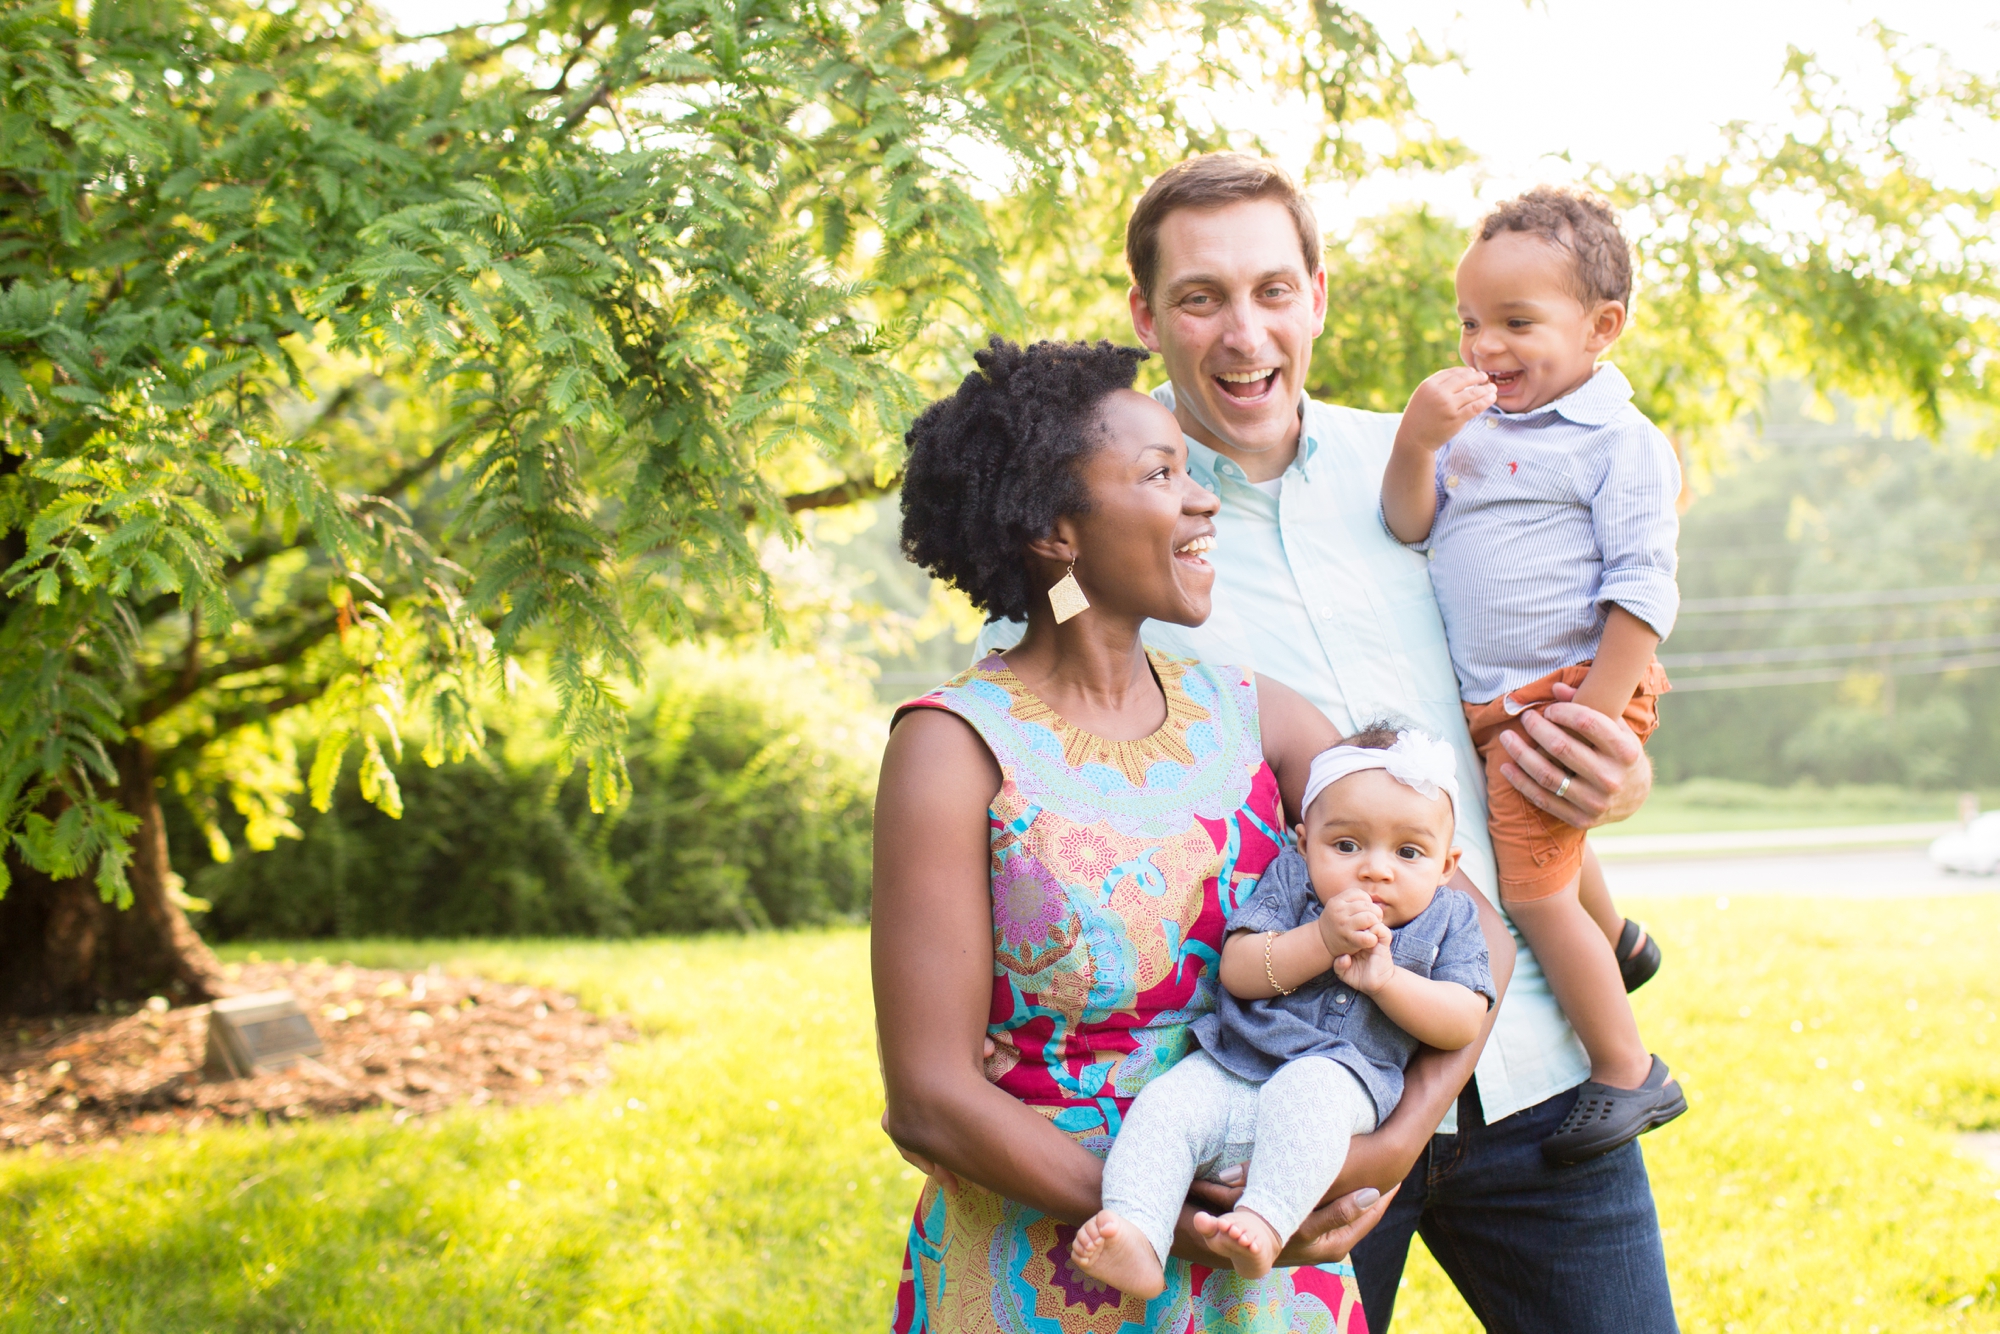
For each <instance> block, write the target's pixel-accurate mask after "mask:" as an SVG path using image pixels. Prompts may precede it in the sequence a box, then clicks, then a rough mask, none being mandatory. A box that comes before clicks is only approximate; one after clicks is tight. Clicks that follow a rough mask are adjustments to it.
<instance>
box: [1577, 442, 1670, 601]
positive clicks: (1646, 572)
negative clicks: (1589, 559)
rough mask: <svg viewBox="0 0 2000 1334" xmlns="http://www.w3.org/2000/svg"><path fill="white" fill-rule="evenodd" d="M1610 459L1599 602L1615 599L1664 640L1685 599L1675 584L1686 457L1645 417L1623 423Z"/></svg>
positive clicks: (1599, 502) (1601, 521)
mask: <svg viewBox="0 0 2000 1334" xmlns="http://www.w3.org/2000/svg"><path fill="white" fill-rule="evenodd" d="M1605 460H1606V467H1605V470H1604V482H1603V485H1601V486H1600V487H1599V488H1598V491H1597V494H1596V495H1595V496H1594V497H1592V498H1591V504H1590V520H1591V526H1592V528H1593V529H1594V530H1595V532H1596V534H1597V547H1598V550H1599V551H1601V552H1602V553H1603V556H1604V577H1603V579H1604V581H1603V583H1602V585H1601V586H1600V588H1599V592H1598V601H1599V602H1600V603H1605V604H1609V603H1616V604H1617V605H1618V606H1621V607H1623V608H1624V609H1625V610H1626V611H1629V612H1631V613H1632V614H1633V615H1634V616H1637V617H1638V618H1639V619H1640V620H1642V621H1644V622H1645V623H1646V624H1647V625H1649V626H1651V627H1652V629H1653V633H1654V634H1656V635H1658V636H1659V637H1660V638H1661V639H1665V638H1666V637H1667V636H1668V635H1670V634H1672V633H1673V632H1674V617H1675V616H1676V614H1677V613H1678V612H1679V611H1680V603H1681V595H1680V589H1679V588H1678V587H1677V586H1676V585H1675V583H1674V575H1675V570H1676V566H1677V560H1676V557H1675V554H1674V544H1675V543H1676V542H1677V541H1678V540H1679V538H1680V529H1681V522H1680V515H1679V513H1678V511H1677V509H1676V506H1675V501H1676V500H1677V499H1678V498H1679V496H1680V493H1681V468H1680V462H1679V461H1678V460H1677V459H1675V458H1674V448H1673V446H1672V445H1671V444H1669V443H1668V442H1667V437H1666V436H1665V435H1663V434H1661V433H1660V430H1659V428H1658V427H1656V426H1654V425H1653V424H1652V423H1651V422H1647V421H1644V420H1634V421H1630V422H1628V423H1624V424H1621V428H1620V429H1619V431H1618V432H1617V438H1616V439H1615V440H1613V441H1612V442H1611V448H1610V449H1609V450H1607V451H1606V453H1605Z"/></svg>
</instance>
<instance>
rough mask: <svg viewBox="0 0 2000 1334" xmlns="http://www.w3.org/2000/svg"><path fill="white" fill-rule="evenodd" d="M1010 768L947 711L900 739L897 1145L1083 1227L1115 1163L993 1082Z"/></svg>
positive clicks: (920, 720) (879, 894)
mask: <svg viewBox="0 0 2000 1334" xmlns="http://www.w3.org/2000/svg"><path fill="white" fill-rule="evenodd" d="M999 790H1000V768H999V765H997V764H996V763H995V762H994V760H993V755H992V752H990V751H988V750H987V749H986V746H985V744H984V743H982V742H981V741H980V740H979V738H978V736H977V734H975V733H974V732H973V730H972V729H971V728H970V727H969V726H967V725H966V724H965V723H964V722H963V721H962V720H960V719H959V718H957V717H956V716H954V715H952V714H949V713H946V712H944V711H943V710H940V709H917V710H913V711H912V712H910V713H909V714H907V715H906V716H905V717H904V718H903V720H902V722H901V723H899V724H898V725H897V727H896V729H895V731H893V732H891V733H890V735H889V746H888V749H887V750H886V751H885V752H884V753H883V757H882V778H881V782H880V784H879V786H878V788H877V795H876V800H875V900H874V910H873V914H872V915H873V919H874V922H873V928H872V931H871V942H870V947H871V953H872V959H873V971H874V980H875V1024H876V1035H877V1038H878V1040H879V1042H880V1047H881V1055H882V1083H883V1088H884V1091H885V1092H886V1094H887V1098H888V1113H887V1115H886V1116H884V1117H883V1126H884V1128H885V1129H886V1130H887V1131H888V1132H889V1137H890V1138H891V1139H893V1140H894V1141H895V1142H896V1144H897V1145H898V1146H899V1147H901V1148H903V1149H905V1150H907V1151H909V1152H912V1153H914V1154H917V1155H919V1156H921V1157H922V1158H924V1159H926V1160H928V1161H930V1162H932V1163H935V1164H937V1165H938V1166H940V1167H942V1168H944V1169H946V1170H948V1171H950V1172H952V1173H955V1174H957V1175H959V1176H963V1177H965V1178H967V1179H969V1180H972V1181H975V1182H977V1183H979V1184H980V1185H982V1186H985V1187H986V1188H987V1189H989V1190H993V1191H997V1192H999V1193H1000V1194H1002V1195H1005V1196H1007V1197H1008V1198H1009V1199H1014V1200H1018V1201H1020V1202H1021V1203H1022V1204H1025V1205H1027V1206H1028V1207H1030V1208H1032V1209H1037V1210H1039V1211H1041V1212H1042V1213H1045V1214H1049V1215H1051V1216H1052V1217H1055V1218H1058V1219H1061V1220H1062V1221H1063V1222H1066V1223H1073V1224H1074V1223H1081V1222H1083V1221H1084V1220H1085V1219H1087V1218H1089V1217H1090V1216H1091V1215H1092V1214H1094V1213H1096V1212H1097V1209H1098V1190H1099V1185H1098V1183H1099V1180H1100V1177H1101V1175H1102V1167H1103V1165H1102V1164H1101V1163H1100V1162H1099V1161H1098V1160H1097V1158H1096V1157H1095V1156H1094V1155H1093V1154H1091V1153H1090V1152H1089V1151H1088V1150H1086V1149H1084V1148H1083V1147H1082V1146H1080V1145H1078V1144H1077V1143H1076V1142H1075V1141H1074V1140H1072V1139H1070V1137H1069V1136H1067V1135H1065V1134H1063V1133H1062V1132H1061V1131H1059V1130H1057V1129H1056V1128H1055V1127H1054V1126H1053V1125H1051V1124H1050V1123H1049V1121H1048V1118H1046V1117H1044V1116H1041V1115H1039V1114H1038V1113H1036V1112H1034V1111H1032V1110H1030V1109H1029V1108H1028V1107H1027V1106H1026V1105H1025V1104H1024V1103H1022V1102H1021V1101H1020V1100H1018V1099H1016V1098H1013V1097H1010V1096H1009V1095H1007V1094H1006V1093H1004V1092H1002V1091H1001V1090H999V1089H997V1088H995V1087H994V1086H993V1085H992V1084H990V1083H988V1082H987V1080H986V1073H985V1070H984V1068H983V1066H982V1062H981V1050H982V1046H983V1043H984V1040H985V1037H986V1018H987V1012H988V1008H989V1007H990V1006H991V1005H992V1002H993V906H992V905H993V898H992V890H991V888H990V885H989V869H988V867H989V852H988V845H987V818H986V812H987V808H988V807H989V806H991V804H992V802H993V798H994V796H995V795H996V794H997V793H998V792H999Z"/></svg>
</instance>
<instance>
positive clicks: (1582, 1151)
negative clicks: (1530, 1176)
mask: <svg viewBox="0 0 2000 1334" xmlns="http://www.w3.org/2000/svg"><path fill="white" fill-rule="evenodd" d="M1669 1078H1670V1076H1669V1075H1668V1073H1667V1063H1666V1062H1665V1061H1663V1060H1661V1059H1660V1058H1659V1057H1657V1056H1655V1057H1654V1058H1653V1068H1652V1069H1651V1070H1650V1071H1648V1072H1647V1074H1646V1082H1645V1083H1643V1084H1641V1085H1640V1086H1639V1087H1638V1088H1635V1089H1615V1088H1612V1087H1611V1086H1610V1085H1608V1084H1600V1083H1598V1082H1597V1081H1596V1080H1588V1081H1586V1082H1585V1083H1584V1085H1583V1087H1582V1088H1580V1089H1578V1090H1577V1092H1576V1106H1574V1107H1572V1108H1570V1109H1569V1115H1568V1116H1565V1117H1564V1118H1563V1123H1562V1124H1561V1125H1560V1126H1558V1127H1556V1133H1555V1134H1553V1135H1551V1136H1549V1137H1548V1138H1547V1139H1545V1140H1543V1141H1542V1157H1544V1158H1546V1159H1548V1160H1549V1162H1551V1163H1553V1164H1555V1165H1556V1166H1558V1167H1574V1166H1575V1165H1576V1164H1578V1163H1587V1162H1589V1161H1590V1160H1591V1159H1592V1158H1598V1157H1601V1156H1603V1155H1604V1154H1607V1153H1610V1152H1611V1151H1612V1150H1613V1149H1615V1148H1617V1147H1619V1146H1620V1145H1622V1144H1629V1143H1630V1142H1632V1141H1633V1140H1635V1139H1637V1138H1639V1136H1641V1135H1643V1134H1645V1133H1646V1132H1647V1131H1649V1130H1654V1129H1657V1128H1659V1127H1660V1126H1663V1125H1665V1124H1666V1123H1667V1122H1669V1121H1671V1120H1673V1119H1674V1118H1675V1117H1677V1116H1679V1115H1680V1114H1681V1113H1682V1112H1685V1111H1686V1110H1687V1109H1688V1105H1687V1098H1686V1097H1685V1096H1684V1095H1683V1094H1682V1093H1681V1088H1680V1085H1679V1084H1669V1083H1668V1082H1667V1081H1668V1079H1669Z"/></svg>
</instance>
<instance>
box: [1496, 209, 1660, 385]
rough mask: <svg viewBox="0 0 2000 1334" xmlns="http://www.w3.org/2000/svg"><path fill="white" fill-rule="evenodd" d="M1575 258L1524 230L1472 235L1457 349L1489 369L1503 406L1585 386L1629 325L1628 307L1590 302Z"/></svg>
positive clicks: (1604, 302) (1615, 303) (1608, 302)
mask: <svg viewBox="0 0 2000 1334" xmlns="http://www.w3.org/2000/svg"><path fill="white" fill-rule="evenodd" d="M1570 274H1571V271H1570V256H1569V255H1568V253H1567V252H1565V251H1563V250H1561V249H1559V248H1557V247H1556V246H1555V245H1554V244H1553V243H1551V242H1549V241H1546V240H1543V239H1542V238H1541V237H1539V236H1531V235H1529V234H1528V233H1526V232H1500V233H1498V234H1497V235H1495V236H1494V237H1493V239H1492V240H1490V241H1474V242H1473V243H1472V248H1471V249H1470V250H1467V251H1466V252H1465V258H1464V259H1461V260H1460V261H1459V262H1458V319H1459V334H1458V355H1459V358H1460V359H1461V360H1462V361H1464V362H1465V364H1466V365H1468V366H1470V367H1472V369H1474V370H1476V371H1484V372H1485V373H1486V376H1487V378H1488V379H1490V380H1492V382H1493V388H1494V389H1495V390H1496V391H1497V392H1498V395H1499V397H1498V398H1497V399H1496V402H1498V404H1499V406H1500V410H1501V411H1502V412H1532V411H1534V410H1535V409H1536V408H1539V407H1544V406H1546V405H1548V404H1550V403H1553V402H1555V401H1556V400H1557V399H1559V398H1561V397H1563V396H1564V395H1565V394H1568V393H1571V392H1573V391H1575V390H1576V389H1579V388H1581V387H1582V385H1583V383H1584V382H1585V381H1586V380H1588V379H1589V378H1590V376H1591V373H1592V371H1594V370H1595V369H1596V366H1597V357H1598V354H1600V353H1601V352H1603V351H1604V350H1605V349H1606V348H1608V347H1610V346H1611V344H1612V343H1613V342H1615V341H1616V340H1617V338H1618V335H1619V334H1620V333H1621V332H1623V331H1624V328H1625V307H1624V306H1623V305H1621V304H1619V303H1618V302H1616V301H1600V302H1598V303H1597V304H1596V305H1595V306H1592V307H1586V306H1585V305H1584V304H1583V302H1581V301H1579V300H1577V298H1576V294H1575V292H1574V291H1573V290H1572V280H1571V276H1570Z"/></svg>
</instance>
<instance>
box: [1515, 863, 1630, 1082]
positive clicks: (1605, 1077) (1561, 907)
mask: <svg viewBox="0 0 2000 1334" xmlns="http://www.w3.org/2000/svg"><path fill="white" fill-rule="evenodd" d="M1502 898H1503V900H1504V901H1505V902H1506V905H1507V915H1508V916H1509V917H1511V918H1513V919H1514V925H1516V926H1518V927H1520V928H1521V934H1522V935H1523V936H1526V937H1527V938H1528V944H1529V945H1530V946H1531V947H1532V948H1533V949H1534V951H1535V958H1536V960H1537V961H1539V962H1540V963H1541V965H1542V973H1543V975H1544V976H1546V977H1547V978H1548V979H1549V989H1550V990H1551V991H1553V992H1555V996H1556V1001H1557V1003H1558V1004H1560V1005H1561V1006H1562V1008H1563V1014H1565V1015H1566V1016H1568V1018H1569V1022H1570V1027H1572V1028H1574V1029H1575V1030H1576V1035H1577V1037H1578V1038H1580V1039H1581V1040H1582V1042H1583V1049H1584V1050H1585V1051H1587V1052H1589V1053H1590V1077H1591V1078H1592V1079H1594V1080H1596V1081H1597V1082H1598V1083H1600V1084H1608V1085H1609V1086H1611V1087H1612V1088H1621V1089H1633V1088H1637V1087H1639V1085H1641V1084H1643V1083H1645V1082H1646V1076H1647V1074H1649V1073H1650V1072H1651V1070H1652V1067H1653V1062H1652V1058H1651V1057H1650V1056H1648V1055H1647V1054H1646V1044H1645V1043H1644V1042H1643V1041H1642V1040H1641V1039H1640V1037H1639V1023H1638V1021H1637V1020H1636V1019H1634V1018H1633V1017H1632V1005H1631V1003H1630V1002H1629V1001H1627V1000H1626V999H1625V981H1624V979H1623V978H1622V977H1620V976H1619V973H1618V959H1617V957H1616V955H1615V954H1614V953H1613V952H1612V948H1611V942H1610V941H1608V940H1606V939H1605V938H1604V932H1603V931H1601V930H1599V929H1598V925H1597V922H1596V921H1595V920H1594V919H1593V918H1592V917H1591V915H1590V913H1589V912H1588V911H1587V910H1586V909H1585V908H1584V906H1583V904H1582V903H1581V902H1580V901H1579V899H1578V884H1577V881H1575V880H1572V881H1570V882H1569V884H1567V885H1565V886H1563V887H1562V889H1560V890H1558V891H1557V892H1556V893H1554V894H1551V895H1549V896H1548V897H1546V898H1540V899H1528V900H1524V901H1516V900H1513V899H1507V898H1506V895H1505V890H1504V889H1503V890H1502Z"/></svg>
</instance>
